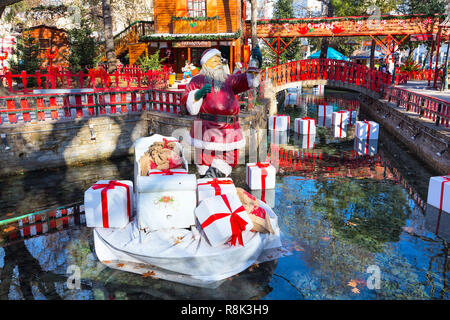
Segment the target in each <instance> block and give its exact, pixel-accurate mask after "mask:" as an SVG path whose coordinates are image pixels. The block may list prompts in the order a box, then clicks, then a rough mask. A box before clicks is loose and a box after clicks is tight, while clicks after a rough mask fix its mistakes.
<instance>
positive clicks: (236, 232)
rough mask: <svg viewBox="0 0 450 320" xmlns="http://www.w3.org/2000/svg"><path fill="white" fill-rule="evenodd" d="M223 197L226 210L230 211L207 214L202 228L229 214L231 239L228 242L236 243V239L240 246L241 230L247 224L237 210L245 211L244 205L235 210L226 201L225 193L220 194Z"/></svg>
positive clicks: (241, 240)
mask: <svg viewBox="0 0 450 320" xmlns="http://www.w3.org/2000/svg"><path fill="white" fill-rule="evenodd" d="M220 196H221V197H222V199H223V202H224V203H225V205H226V206H227V208H228V210H229V211H230V212H229V213H228V212H223V213H215V214H213V215H211V216H209V218H208V219H206V220H205V221H204V222H203V223H202V225H201V226H202V228H203V229H205V228H206V227H207V226H209V225H210V224H211V223H213V222H214V221H216V220H219V219H222V218H224V217H227V216H230V224H231V240H230V244H231V245H232V246H235V245H236V240H237V241H238V242H239V244H240V245H241V246H243V245H244V241H243V239H242V231H244V230H245V226H246V225H247V221H245V220H244V219H242V218H241V217H240V216H239V215H238V213H239V212H245V208H244V206H240V207H239V208H237V209H236V210H234V211H233V210H232V209H231V206H230V202H229V201H228V198H227V196H226V195H225V194H222V195H220Z"/></svg>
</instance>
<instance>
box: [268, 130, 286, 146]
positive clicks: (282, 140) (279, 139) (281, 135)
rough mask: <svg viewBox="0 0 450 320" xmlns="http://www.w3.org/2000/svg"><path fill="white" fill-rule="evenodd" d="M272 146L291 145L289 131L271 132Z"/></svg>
mask: <svg viewBox="0 0 450 320" xmlns="http://www.w3.org/2000/svg"><path fill="white" fill-rule="evenodd" d="M269 135H270V137H269V138H270V144H273V145H281V144H288V143H289V131H274V130H269Z"/></svg>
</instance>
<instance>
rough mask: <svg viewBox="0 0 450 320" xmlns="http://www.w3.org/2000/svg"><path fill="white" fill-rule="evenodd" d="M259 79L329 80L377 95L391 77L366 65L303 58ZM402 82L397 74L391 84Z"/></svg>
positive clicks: (284, 81) (275, 81)
mask: <svg viewBox="0 0 450 320" xmlns="http://www.w3.org/2000/svg"><path fill="white" fill-rule="evenodd" d="M262 77H264V78H270V79H272V84H273V86H281V85H284V84H287V83H289V82H295V81H305V80H331V81H340V82H342V83H348V84H354V85H356V86H360V87H363V88H366V89H368V90H371V91H375V92H378V93H381V92H382V91H383V90H384V88H385V87H388V86H389V85H390V84H391V82H392V76H391V75H389V74H387V73H383V72H381V71H378V70H374V69H370V68H368V67H366V66H363V65H360V64H357V63H352V62H347V61H341V60H332V59H307V60H300V61H294V62H289V63H285V64H282V65H278V66H276V67H272V68H268V69H266V70H264V71H263V72H262ZM399 81H404V77H402V76H401V75H398V76H397V77H396V79H395V82H396V83H397V84H398V82H399Z"/></svg>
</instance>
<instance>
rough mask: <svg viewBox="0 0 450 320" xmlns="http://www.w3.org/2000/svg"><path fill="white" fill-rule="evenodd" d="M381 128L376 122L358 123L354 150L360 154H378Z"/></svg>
mask: <svg viewBox="0 0 450 320" xmlns="http://www.w3.org/2000/svg"><path fill="white" fill-rule="evenodd" d="M379 127H380V126H379V124H378V123H377V122H375V121H366V120H364V121H356V125H355V142H354V149H355V151H356V152H357V153H358V154H361V155H369V156H373V155H375V154H376V153H377V152H378V135H379Z"/></svg>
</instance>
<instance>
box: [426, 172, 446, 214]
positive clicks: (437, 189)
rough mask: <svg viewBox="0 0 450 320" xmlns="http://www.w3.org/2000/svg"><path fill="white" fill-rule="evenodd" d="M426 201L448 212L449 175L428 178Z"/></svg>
mask: <svg viewBox="0 0 450 320" xmlns="http://www.w3.org/2000/svg"><path fill="white" fill-rule="evenodd" d="M441 199H442V200H441ZM441 201H442V202H441ZM427 203H428V204H430V205H432V206H434V207H436V208H438V209H439V210H441V209H442V211H444V212H446V213H449V214H450V175H448V176H438V177H431V178H430V182H429V183H428V197H427Z"/></svg>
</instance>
